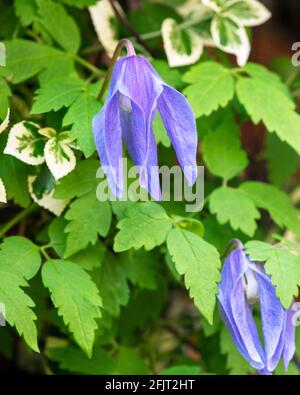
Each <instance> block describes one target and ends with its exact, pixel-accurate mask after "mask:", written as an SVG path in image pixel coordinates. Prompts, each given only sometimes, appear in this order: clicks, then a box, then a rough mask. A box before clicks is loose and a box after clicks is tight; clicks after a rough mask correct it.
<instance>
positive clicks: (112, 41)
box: [89, 0, 123, 56]
mask: <svg viewBox="0 0 300 395" xmlns="http://www.w3.org/2000/svg"><path fill="white" fill-rule="evenodd" d="M115 6H116V7H117V8H118V10H119V12H120V13H121V14H122V12H123V11H122V9H121V7H120V6H119V4H118V3H117V2H115ZM89 12H90V15H91V19H92V22H93V25H94V28H95V31H96V33H97V36H98V39H99V41H100V42H101V44H102V45H103V47H104V48H105V49H106V51H107V53H108V55H109V56H112V55H113V53H114V50H115V48H116V46H117V44H118V40H117V34H116V33H117V32H116V28H115V23H114V20H115V19H116V16H115V13H114V10H113V9H112V6H111V4H110V2H109V1H108V0H100V1H98V3H96V4H95V5H93V6H91V7H89Z"/></svg>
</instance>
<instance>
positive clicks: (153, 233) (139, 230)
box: [114, 202, 172, 252]
mask: <svg viewBox="0 0 300 395" xmlns="http://www.w3.org/2000/svg"><path fill="white" fill-rule="evenodd" d="M124 214H125V217H124V218H123V219H121V221H120V222H119V223H118V225H117V228H118V229H120V230H119V232H118V233H117V235H116V237H115V242H114V250H115V251H116V252H121V251H126V250H129V249H130V248H135V249H138V248H141V247H145V249H146V250H152V248H154V247H156V246H159V245H161V244H162V243H163V242H164V241H165V240H166V237H167V234H168V233H169V231H170V230H171V228H172V222H171V219H170V218H169V217H168V215H167V213H166V212H165V210H164V209H163V208H162V207H161V206H159V205H158V204H157V203H152V202H151V203H150V202H149V203H137V204H135V205H133V206H131V207H129V208H127V209H126V211H125V213H124Z"/></svg>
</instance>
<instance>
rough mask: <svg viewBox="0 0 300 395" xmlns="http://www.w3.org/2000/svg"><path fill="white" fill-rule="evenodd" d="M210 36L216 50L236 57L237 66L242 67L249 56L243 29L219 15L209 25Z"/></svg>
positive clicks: (246, 38)
mask: <svg viewBox="0 0 300 395" xmlns="http://www.w3.org/2000/svg"><path fill="white" fill-rule="evenodd" d="M211 34H212V37H213V40H214V42H215V44H216V46H217V47H218V48H220V49H221V50H222V51H224V52H226V53H229V54H233V55H235V56H236V57H237V63H238V65H239V66H244V65H245V64H246V63H247V60H248V58H249V55H250V41H249V38H248V35H247V32H246V30H245V28H244V27H243V26H241V25H239V24H237V23H236V22H235V21H234V20H233V19H231V18H229V17H225V16H221V15H219V14H217V15H215V16H214V18H213V20H212V23H211Z"/></svg>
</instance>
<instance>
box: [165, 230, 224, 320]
mask: <svg viewBox="0 0 300 395" xmlns="http://www.w3.org/2000/svg"><path fill="white" fill-rule="evenodd" d="M167 245H168V250H169V252H170V254H171V256H172V259H173V260H174V262H175V266H176V269H177V271H178V273H179V274H181V275H183V276H184V281H185V285H186V288H187V289H189V291H190V296H191V297H192V298H193V299H194V301H195V304H196V306H197V307H198V308H199V310H200V311H201V313H202V314H203V315H204V317H205V318H206V319H207V320H208V321H209V322H210V323H212V320H213V312H214V308H215V295H216V293H217V284H216V283H217V282H219V280H220V274H219V271H218V269H219V268H220V266H221V262H220V258H219V254H218V252H217V250H216V249H215V247H214V246H212V245H211V244H209V243H207V242H206V241H204V240H203V239H202V238H201V237H199V236H197V235H195V234H194V233H191V232H189V231H186V230H180V229H173V230H172V231H171V232H170V234H169V236H168V239H167Z"/></svg>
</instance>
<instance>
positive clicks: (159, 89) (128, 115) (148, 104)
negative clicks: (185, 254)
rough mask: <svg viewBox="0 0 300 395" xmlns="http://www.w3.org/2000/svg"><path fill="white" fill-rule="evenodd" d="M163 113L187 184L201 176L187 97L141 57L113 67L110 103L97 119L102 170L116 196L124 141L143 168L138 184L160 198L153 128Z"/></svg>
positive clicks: (119, 193)
mask: <svg viewBox="0 0 300 395" xmlns="http://www.w3.org/2000/svg"><path fill="white" fill-rule="evenodd" d="M157 112H159V113H160V115H161V118H162V121H163V123H164V126H165V128H166V131H167V133H168V135H169V138H170V140H171V142H172V145H173V147H174V149H175V152H176V155H177V158H178V161H179V164H180V165H181V167H182V169H183V172H184V174H185V177H186V179H187V181H188V184H189V185H190V186H191V185H193V184H194V182H195V180H196V177H197V165H196V149H197V130H196V124H195V119H194V115H193V112H192V110H191V108H190V105H189V104H188V102H187V100H186V98H185V97H184V96H183V95H182V94H181V93H179V92H177V91H176V90H175V89H174V88H172V87H171V86H169V85H167V84H166V83H164V81H163V80H162V79H161V78H160V76H159V75H158V74H157V72H156V71H155V70H154V68H153V67H152V66H151V65H150V63H149V62H148V61H147V59H145V58H144V57H143V56H137V55H130V56H125V57H121V58H120V59H119V60H118V61H117V62H116V64H115V66H114V70H113V75H112V80H111V84H110V88H109V92H108V96H107V99H106V102H105V104H104V106H103V108H102V109H101V111H100V112H99V113H98V114H97V115H96V116H95V118H94V120H93V133H94V138H95V142H96V147H97V150H98V153H99V157H100V160H101V164H102V167H103V170H104V172H105V174H106V176H107V179H108V183H109V186H110V188H111V190H112V191H113V193H114V194H115V195H116V196H118V197H121V196H122V195H123V188H124V186H123V169H122V166H120V160H121V158H122V156H123V154H122V141H124V142H125V145H126V147H127V150H128V153H129V155H130V156H131V158H132V160H133V162H134V164H135V165H136V166H137V167H138V169H139V175H140V185H141V186H142V187H143V188H145V189H146V190H147V191H148V192H149V193H150V195H152V196H153V198H154V199H156V200H160V199H161V191H160V184H159V172H158V167H157V147H156V143H155V137H154V133H153V129H152V123H153V121H154V119H155V117H156V115H157Z"/></svg>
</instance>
